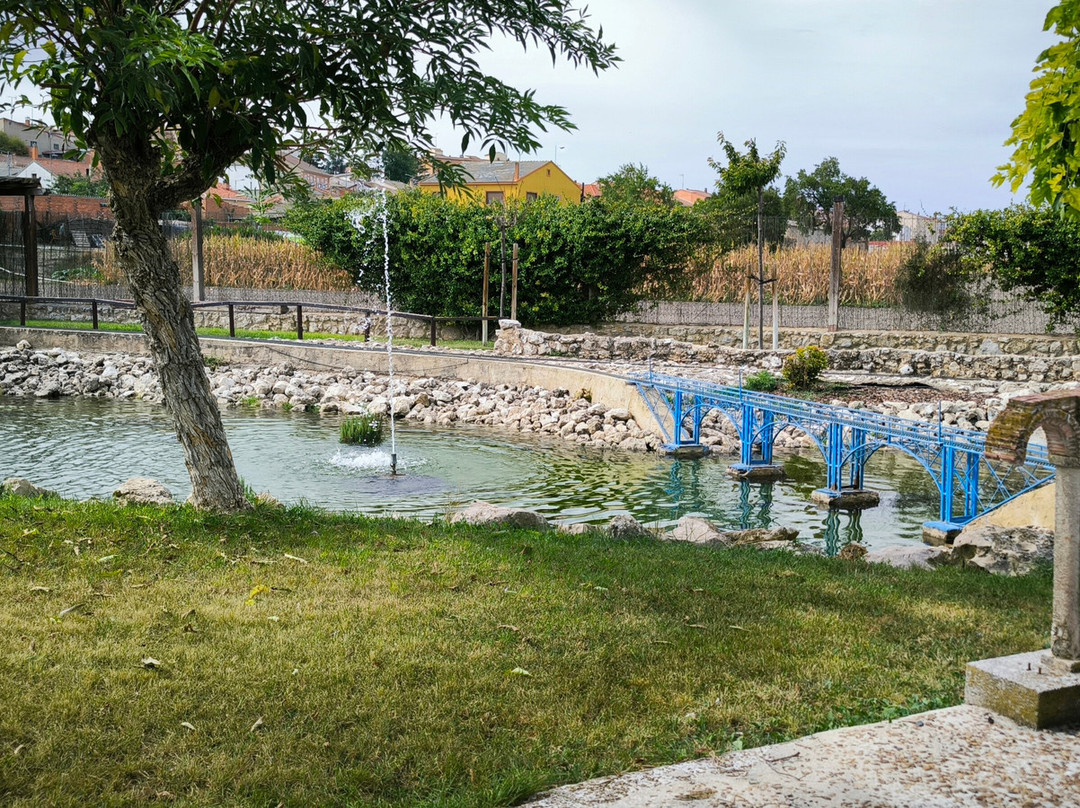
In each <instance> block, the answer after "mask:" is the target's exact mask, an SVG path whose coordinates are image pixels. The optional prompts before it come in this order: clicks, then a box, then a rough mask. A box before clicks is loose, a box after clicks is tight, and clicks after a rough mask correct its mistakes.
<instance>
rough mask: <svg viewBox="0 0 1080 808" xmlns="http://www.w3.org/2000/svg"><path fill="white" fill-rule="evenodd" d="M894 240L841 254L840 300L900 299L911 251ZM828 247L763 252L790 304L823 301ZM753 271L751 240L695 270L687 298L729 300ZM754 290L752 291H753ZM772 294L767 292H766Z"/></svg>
mask: <svg viewBox="0 0 1080 808" xmlns="http://www.w3.org/2000/svg"><path fill="white" fill-rule="evenodd" d="M911 249H912V248H911V246H910V245H907V244H895V245H891V244H890V245H889V246H887V247H883V248H881V249H877V250H874V251H872V252H871V251H869V250H865V249H862V248H860V247H848V248H847V249H845V250H844V253H843V259H842V261H843V264H842V265H843V275H842V278H843V280H842V282H841V284H840V302H841V304H843V305H847V306H891V305H896V304H898V303H899V302H900V301H899V295H898V294H897V290H896V279H897V273H898V271H899V268H900V266H901V264H902V263H903V262H904V260H905V259H906V258H907V256H908V254H909V253H910V251H911ZM831 264H832V252H831V250H830V248H829V246H828V245H825V244H811V245H808V246H805V247H782V248H780V249H777V250H769V251H767V252H766V253H765V275H766V277H773V276H775V277H777V278H778V280H777V290H776V291H777V295H778V297H779V299H780V302H781V303H785V304H788V305H802V306H805V305H815V304H823V303H825V302H826V301H827V300H828V297H829V271H830V267H831ZM756 274H757V248H756V247H755V246H754V245H752V244H751V245H748V246H746V247H741V248H739V249H737V250H732V251H731V252H727V253H724V254H723V255H721V256H719V257H718V258H717V259H716V260H715V261H714V262H712V263H711V264H707V265H705V266H703V267H698V268H695V269H694V270H693V274H692V277H691V279H690V284H689V287H690V288H689V296H690V299H691V300H698V301H704V302H709V303H730V302H737V301H740V300H742V299H743V296H744V294H745V288H746V283H747V276H748V275H756ZM755 293H756V292H755ZM766 294H767V295H771V292H766Z"/></svg>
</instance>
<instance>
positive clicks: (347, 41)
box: [0, 0, 615, 510]
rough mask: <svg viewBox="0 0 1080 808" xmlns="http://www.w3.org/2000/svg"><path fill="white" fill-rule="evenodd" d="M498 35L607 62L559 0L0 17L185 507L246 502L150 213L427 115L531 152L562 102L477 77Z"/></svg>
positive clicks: (32, 2) (134, 0)
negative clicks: (56, 152) (86, 153)
mask: <svg viewBox="0 0 1080 808" xmlns="http://www.w3.org/2000/svg"><path fill="white" fill-rule="evenodd" d="M501 36H507V37H510V38H512V39H513V40H516V41H517V42H519V43H520V44H521V45H522V47H530V46H536V47H540V48H543V49H545V50H548V51H550V52H551V54H552V56H553V58H554V57H558V56H561V57H563V58H565V59H567V60H569V61H570V62H572V63H574V64H584V65H586V66H587V67H589V68H591V69H593V70H598V69H603V68H606V67H608V66H610V65H611V64H612V63H613V62H614V61H615V56H614V51H613V48H612V46H611V45H609V44H607V43H605V42H604V41H603V39H602V37H601V36H600V35H599V34H597V33H596V32H594V31H593V29H592V28H591V27H590V26H589V25H588V21H587V19H586V17H585V15H584V13H583V12H580V11H579V10H578V9H577V8H575V6H574V5H573V0H527V1H526V0H443V2H439V3H437V4H434V5H432V4H420V3H401V2H398V0H371V2H363V3H353V2H348V3H308V2H301V0H270V2H263V0H231V1H230V2H228V3H211V2H188V1H187V0H178V2H168V3H165V2H155V1H154V0H129V2H123V3H120V2H98V1H96V0H95V1H94V2H91V3H89V4H87V3H86V2H84V0H23V2H20V3H5V4H3V5H2V6H0V78H2V79H3V80H4V81H5V82H6V83H9V84H11V85H12V86H15V85H18V84H19V83H20V82H22V81H26V82H28V83H29V84H31V85H34V86H36V87H39V88H41V89H42V90H43V91H44V92H45V93H46V94H47V96H46V98H47V100H46V103H45V106H47V107H48V109H49V110H50V112H51V113H52V117H53V120H54V121H55V122H56V124H57V125H58V126H59V127H60V128H62V129H64V130H65V131H69V132H71V133H73V134H74V136H75V141H76V145H77V146H78V147H79V148H93V149H94V150H95V152H96V153H97V157H98V159H99V161H100V164H101V166H102V169H103V171H104V174H105V177H106V178H107V179H108V181H109V185H110V188H111V206H112V210H113V213H114V215H115V217H116V230H115V236H114V237H115V242H116V249H117V256H118V259H119V262H120V264H121V266H122V268H123V270H124V273H125V276H126V278H127V281H128V285H129V288H130V290H131V294H132V297H133V298H134V301H135V303H136V306H137V307H138V309H139V311H140V314H141V317H142V320H143V324H144V326H145V328H146V332H147V336H148V339H149V345H150V350H151V353H152V355H153V358H154V362H155V364H156V366H157V371H158V374H159V376H160V379H161V385H162V390H163V392H164V396H165V404H166V407H167V409H168V410H169V412H170V414H171V416H172V419H173V423H174V425H175V427H176V431H177V436H178V438H179V439H180V442H181V445H182V446H183V449H184V455H185V460H186V463H187V467H188V473H189V474H190V476H191V481H192V488H193V493H192V501H193V503H194V504H195V505H196V506H197V507H201V508H209V509H215V510H231V509H240V508H244V507H247V501H246V500H245V498H244V491H243V487H242V486H241V483H240V480H239V478H238V477H237V474H236V469H235V466H234V464H233V459H232V454H231V452H230V451H229V447H228V443H227V441H226V438H225V432H224V429H223V427H222V424H221V417H220V414H219V412H218V409H217V404H216V402H215V401H214V398H213V396H212V395H211V391H210V387H209V384H208V382H207V379H206V376H205V373H204V371H203V363H202V356H201V353H200V350H199V341H198V337H197V336H196V334H195V327H194V319H193V316H192V309H191V305H190V303H189V302H188V301H187V300H186V298H185V297H184V294H183V291H182V287H181V283H180V272H179V269H178V267H177V265H176V262H175V261H174V260H173V259H172V258H171V256H170V254H169V250H168V246H167V244H166V241H165V238H164V235H163V234H162V232H161V229H160V227H159V226H158V223H157V220H158V217H159V215H160V214H161V212H162V211H164V210H168V209H170V208H176V207H179V206H180V205H181V204H182V203H183V202H185V201H187V200H191V199H194V198H197V197H198V196H199V195H200V194H201V193H203V192H204V191H206V190H207V189H208V188H210V187H211V186H212V185H213V184H214V182H215V180H216V179H217V178H218V177H220V176H221V175H222V174H223V172H224V171H225V169H226V168H227V167H228V166H230V165H232V164H233V163H235V162H237V161H238V160H240V159H241V158H243V159H244V160H246V162H247V163H248V164H249V165H250V166H251V167H252V168H253V170H255V171H256V172H257V174H258V175H259V176H261V178H262V179H265V180H266V181H268V182H274V180H275V179H276V176H277V174H278V159H279V155H280V154H281V152H282V150H283V148H284V147H286V146H288V145H291V144H295V143H305V144H309V145H315V146H317V145H318V143H319V139H320V138H322V140H323V142H325V144H326V146H327V147H330V146H336V147H338V148H341V149H345V150H351V149H354V148H356V147H357V146H362V147H363V150H364V151H368V152H377V151H379V150H380V149H381V148H385V147H386V146H387V145H393V146H397V147H400V148H409V147H412V148H422V147H423V145H424V144H426V143H429V142H431V136H430V134H429V126H430V122H431V121H432V120H433V119H434V116H435V114H436V113H439V114H441V115H443V116H445V118H446V119H447V120H449V121H450V122H451V123H452V124H453V125H455V126H457V127H458V128H460V129H461V130H463V131H464V132H465V135H464V138H463V143H462V148H463V149H465V148H467V147H468V145H469V144H470V143H471V142H473V141H480V142H482V143H483V145H484V146H487V147H488V149H489V152H491V153H494V151H495V149H496V147H497V146H499V147H504V148H514V149H519V150H521V151H532V150H534V149H535V148H538V146H539V143H538V141H537V138H536V131H537V129H538V128H542V127H543V126H544V125H546V124H552V125H554V126H558V127H562V128H567V127H569V126H570V122H569V120H568V117H567V114H566V111H565V110H564V109H563V108H562V107H559V106H551V105H544V104H541V103H540V102H539V101H538V100H537V99H536V97H535V94H534V93H533V92H531V91H521V90H517V89H515V88H513V87H510V86H508V85H507V84H505V83H504V82H502V81H499V80H498V79H496V78H494V77H492V76H489V75H487V74H485V73H484V72H483V71H482V70H481V68H480V66H479V62H478V61H477V59H478V56H479V54H480V53H482V52H483V50H485V49H486V48H487V47H488V46H489V43H490V41H491V40H492V39H493V38H495V37H501ZM31 53H32V54H33V55H32V56H29V55H30V54H31ZM28 56H29V58H28ZM21 101H22V103H25V104H29V103H30V102H29V100H28V99H21ZM313 110H314V111H313ZM442 168H443V173H444V175H446V176H447V177H450V178H451V179H454V178H457V179H460V172H459V173H458V174H454V173H453V170H452V169H451V168H449V167H447V166H443V167H442Z"/></svg>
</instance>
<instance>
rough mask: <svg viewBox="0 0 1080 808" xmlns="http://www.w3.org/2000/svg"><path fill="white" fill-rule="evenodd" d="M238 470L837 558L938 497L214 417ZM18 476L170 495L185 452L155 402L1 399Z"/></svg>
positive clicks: (99, 490) (389, 510) (537, 447)
mask: <svg viewBox="0 0 1080 808" xmlns="http://www.w3.org/2000/svg"><path fill="white" fill-rule="evenodd" d="M223 418H224V421H225V428H226V430H227V432H228V435H229V442H230V446H231V447H232V451H233V455H234V457H235V460H236V465H237V468H238V470H239V472H240V475H241V476H242V477H243V478H244V480H245V481H246V482H247V483H248V484H249V485H250V486H251V487H252V488H253V489H254V490H256V491H268V492H270V493H271V494H273V495H274V496H275V497H277V498H278V499H279V500H281V501H283V502H286V503H297V502H301V501H304V502H307V503H309V504H312V505H316V506H320V507H324V508H327V509H330V510H347V511H356V512H360V513H365V514H370V515H399V516H411V517H415V518H419V519H425V520H427V519H431V518H434V517H437V516H441V515H445V514H447V513H449V512H452V511H453V510H455V509H456V508H457V507H459V506H461V505H464V504H467V503H469V502H471V501H472V500H474V499H484V500H488V501H490V502H494V503H497V504H500V505H507V506H513V507H523V508H529V509H531V510H536V511H540V512H542V513H544V514H545V515H546V516H547V517H548V518H549V519H552V520H553V521H556V522H560V523H573V522H595V523H605V522H607V520H609V519H610V518H611V517H612V516H614V515H616V514H623V513H628V514H631V515H633V516H634V517H635V518H637V519H638V520H639V521H641V522H642V523H644V524H645V525H648V526H653V527H668V526H671V525H673V524H674V523H675V522H676V521H678V519H679V517H681V516H685V515H695V516H703V517H705V518H708V519H710V520H712V521H714V522H715V523H717V524H718V525H719V526H721V527H722V528H725V529H738V528H747V527H770V526H771V527H794V528H798V529H799V532H800V537H801V538H802V539H804V540H813V541H814V542H817V543H819V544H821V545H822V546H825V547H826V548H827V549H828V550H830V551H835V549H836V548H837V547H839V546H843V544H845V543H847V542H848V541H853V540H862V541H864V542H865V543H866V545H867V546H868V547H871V548H873V547H883V546H888V545H894V544H906V543H912V542H919V541H920V536H921V526H922V523H923V522H925V521H928V520H931V519H934V518H936V512H937V500H938V495H937V489H936V488H935V487H934V485H933V483H932V482H931V480H930V477H929V475H928V474H927V473H926V472H925V471H924V470H923V469H922V467H921V466H919V464H918V463H916V462H915V461H914V460H912V459H910V458H908V457H907V456H906V455H903V454H900V453H894V452H890V451H881V452H878V453H877V454H876V455H875V456H874V457H873V458H872V459H871V461H870V463H869V465H868V467H867V472H866V486H867V487H868V488H871V489H873V490H876V491H878V492H880V494H881V505H880V506H878V507H877V508H871V509H868V510H866V511H863V512H862V513H858V512H853V513H843V512H840V513H838V512H830V511H828V510H826V509H824V508H821V507H819V506H817V505H814V504H813V503H811V502H810V501H809V496H810V492H811V491H813V490H814V489H815V488H820V487H821V486H823V485H824V483H825V463H824V461H823V460H822V459H821V457H820V456H818V455H816V454H815V455H808V456H787V457H781V458H779V460H780V461H781V462H783V464H784V469H785V471H786V472H787V474H788V479H786V480H784V481H782V482H779V483H767V484H750V483H740V482H736V481H733V480H731V479H729V478H728V477H727V476H726V474H725V469H726V468H727V466H728V464H729V463H731V462H733V460H732V458H729V457H711V458H704V459H701V460H691V461H687V460H671V459H667V458H661V457H657V456H655V455H637V454H631V453H624V452H617V451H605V452H600V451H595V450H585V449H583V448H578V447H572V446H568V445H566V444H564V443H562V442H561V441H556V440H548V441H544V440H540V439H537V438H534V437H528V436H522V435H518V434H517V433H512V432H509V431H505V430H494V429H477V428H442V429H430V428H424V427H418V426H415V425H408V424H405V423H402V422H399V424H398V438H397V440H398V447H397V451H398V468H399V470H400V471H401V472H402V474H401V475H400V476H398V477H390V476H389V474H388V472H389V467H390V455H389V448H388V445H384V446H383V447H374V448H369V447H356V446H343V445H341V444H340V443H338V427H339V424H340V421H341V419H340V417H339V416H336V415H320V414H318V413H304V412H282V411H278V410H260V409H231V410H226V411H224V412H223ZM12 476H19V477H26V478H28V479H30V480H32V481H33V482H35V483H37V484H39V485H42V486H45V487H47V488H52V489H54V490H56V491H58V492H59V493H60V494H61V495H63V496H65V497H71V498H79V499H86V498H90V497H109V496H110V495H111V492H112V491H113V489H115V488H116V487H117V486H118V485H119V484H120V483H121V482H123V481H124V480H126V479H128V478H130V477H135V476H142V477H152V478H154V479H157V480H160V481H161V482H163V483H164V484H165V485H166V486H168V487H169V489H170V490H172V491H173V493H174V494H175V495H176V496H177V498H178V499H183V498H185V497H187V495H188V494H189V493H190V491H191V486H190V483H189V481H188V476H187V471H186V469H185V468H184V460H183V454H182V452H181V449H180V445H179V444H178V443H177V441H176V437H175V435H174V433H173V431H172V427H171V425H170V422H169V418H168V415H167V414H166V412H165V410H164V408H163V407H161V406H156V405H150V404H144V403H138V402H118V401H114V400H109V399H78V398H68V399H60V400H54V401H49V400H39V399H32V398H23V397H0V478H6V477H12Z"/></svg>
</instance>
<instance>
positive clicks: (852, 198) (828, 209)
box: [784, 157, 900, 247]
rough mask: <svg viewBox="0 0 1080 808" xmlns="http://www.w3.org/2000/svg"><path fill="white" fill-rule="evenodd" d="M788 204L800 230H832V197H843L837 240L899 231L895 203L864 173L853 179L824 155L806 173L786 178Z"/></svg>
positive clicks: (879, 237)
mask: <svg viewBox="0 0 1080 808" xmlns="http://www.w3.org/2000/svg"><path fill="white" fill-rule="evenodd" d="M784 197H785V199H786V200H787V204H788V208H789V210H791V211H792V213H793V214H794V215H795V218H796V220H797V221H798V223H799V227H800V229H801V230H802V231H803V232H804V233H812V232H814V231H815V230H821V231H822V232H824V233H827V234H831V233H832V227H833V223H832V207H833V201H834V200H835V199H836V198H838V197H839V198H841V199H843V200H844V222H843V231H842V233H841V244H842V246H845V247H846V246H847V243H848V241H849V240H854V241H870V240H872V239H873V240H880V241H887V240H888V239H891V238H892V237H893V236H894V235H896V234H897V233H899V232H900V219H899V217H898V216H897V215H896V206H895V205H893V204H892V203H891V202H889V200H888V199H886V198H885V194H883V193H882V192H881V191H880V190H879V189H877V188H876V187H874V186H873V185H871V184H870V181H869V180H868V179H866V177H861V178H859V179H855V178H854V177H850V176H848V175H847V174H844V173H843V172H842V171H841V170H840V161H839V160H837V159H836V158H835V157H827V158H825V159H824V160H822V161H821V163H820V164H819V165H818V166H817V167H816V168H815V169H814V170H813V171H811V172H810V173H809V174H808V173H807V172H805V171H802V170H800V171H799V173H798V175H797V176H796V177H795V178H794V179H792V178H791V177H789V178H788V181H787V184H786V186H785V188H784Z"/></svg>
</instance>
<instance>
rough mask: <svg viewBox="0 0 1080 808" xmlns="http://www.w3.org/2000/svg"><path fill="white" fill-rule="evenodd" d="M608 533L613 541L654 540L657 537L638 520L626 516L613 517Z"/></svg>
mask: <svg viewBox="0 0 1080 808" xmlns="http://www.w3.org/2000/svg"><path fill="white" fill-rule="evenodd" d="M608 532H609V533H611V538H613V539H622V540H624V541H625V540H628V539H654V538H656V536H655V535H654V534H653V532H652V531H651V530H649V529H648V528H647V527H645V525H643V524H641V522H639V521H638V520H637V519H635V518H634V517H632V516H627V515H625V514H619V515H618V516H613V517H611V521H610V522H608Z"/></svg>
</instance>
